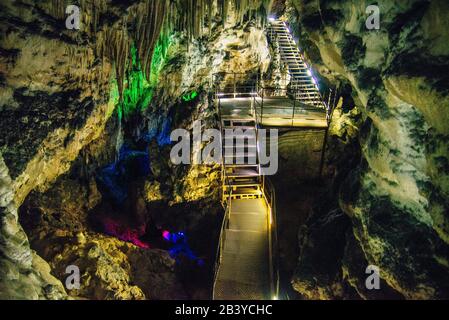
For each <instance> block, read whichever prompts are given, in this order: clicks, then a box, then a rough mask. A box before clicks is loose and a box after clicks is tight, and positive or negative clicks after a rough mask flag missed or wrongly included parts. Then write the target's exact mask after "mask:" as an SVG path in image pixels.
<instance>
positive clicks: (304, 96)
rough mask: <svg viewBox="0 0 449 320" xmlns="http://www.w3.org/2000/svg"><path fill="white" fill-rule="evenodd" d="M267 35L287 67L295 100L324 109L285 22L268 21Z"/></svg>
mask: <svg viewBox="0 0 449 320" xmlns="http://www.w3.org/2000/svg"><path fill="white" fill-rule="evenodd" d="M267 35H268V37H269V39H270V41H272V42H277V44H278V47H279V54H280V56H281V60H282V61H283V62H284V63H285V64H286V65H287V66H288V70H289V74H290V76H291V81H290V87H291V88H292V89H293V90H294V91H295V95H296V96H295V98H297V99H299V100H300V101H301V102H302V103H304V104H307V105H311V106H314V107H317V108H322V109H326V106H325V104H324V103H323V99H322V97H321V94H320V91H319V90H318V86H317V83H316V80H315V79H314V78H313V76H312V73H311V72H310V70H309V68H308V66H307V64H306V63H305V61H304V58H303V56H302V54H301V52H300V51H299V49H298V46H297V44H296V43H295V41H294V40H293V37H292V35H291V34H290V30H289V29H288V27H287V25H286V24H285V22H283V21H280V20H272V21H270V23H269V26H268V28H267Z"/></svg>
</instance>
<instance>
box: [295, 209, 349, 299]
mask: <svg viewBox="0 0 449 320" xmlns="http://www.w3.org/2000/svg"><path fill="white" fill-rule="evenodd" d="M349 227H350V221H349V219H348V218H347V216H346V215H345V214H344V213H343V212H341V211H340V210H338V209H336V210H334V211H331V212H329V213H326V212H325V211H324V212H321V213H317V214H312V215H311V217H310V218H309V219H308V221H307V223H306V225H305V226H304V227H303V228H302V229H300V231H299V235H298V237H299V242H300V250H301V253H300V256H299V260H298V266H297V269H296V271H295V273H294V276H293V279H292V285H293V288H294V289H295V290H296V291H298V292H299V293H300V294H301V295H303V296H304V297H306V298H307V299H335V298H342V297H343V294H344V292H343V285H342V282H341V277H342V273H341V261H342V259H343V253H344V248H345V233H346V230H347V229H348V228H349Z"/></svg>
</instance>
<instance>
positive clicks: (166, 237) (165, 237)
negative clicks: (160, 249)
mask: <svg viewBox="0 0 449 320" xmlns="http://www.w3.org/2000/svg"><path fill="white" fill-rule="evenodd" d="M162 237H164V239H165V240H167V241H170V232H168V231H167V230H164V231H162Z"/></svg>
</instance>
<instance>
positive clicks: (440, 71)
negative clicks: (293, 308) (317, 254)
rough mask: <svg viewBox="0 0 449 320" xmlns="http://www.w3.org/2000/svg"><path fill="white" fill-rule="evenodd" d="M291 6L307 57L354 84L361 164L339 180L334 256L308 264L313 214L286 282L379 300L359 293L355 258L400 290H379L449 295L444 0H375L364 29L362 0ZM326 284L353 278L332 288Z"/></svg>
mask: <svg viewBox="0 0 449 320" xmlns="http://www.w3.org/2000/svg"><path fill="white" fill-rule="evenodd" d="M292 4H293V7H291V8H290V11H289V12H290V20H291V22H292V25H293V26H294V27H293V29H294V30H295V31H296V32H297V34H298V35H299V36H300V38H301V39H302V41H303V43H304V45H303V49H304V50H305V52H306V55H307V56H308V58H309V59H310V60H311V61H312V63H313V65H314V66H315V67H316V68H317V69H319V70H320V73H321V75H325V76H326V77H328V78H329V80H331V81H334V83H335V82H338V81H344V82H349V83H350V85H351V87H352V91H353V98H354V100H355V101H356V104H357V106H358V107H359V109H360V110H361V111H362V114H363V119H364V123H363V125H362V126H361V129H360V135H359V136H360V147H361V152H362V157H361V161H360V164H359V165H358V166H357V168H356V169H354V170H352V171H351V172H350V173H349V174H348V175H347V176H346V179H345V181H344V182H343V183H341V185H340V188H339V190H340V193H339V202H340V207H341V209H342V210H343V211H344V213H345V214H346V215H347V216H348V217H349V221H350V225H349V226H348V227H345V228H342V229H341V230H340V231H338V230H335V231H334V232H339V233H340V234H341V235H344V233H345V232H346V230H347V232H348V234H346V236H345V237H343V238H342V239H343V240H342V241H340V242H339V243H335V246H336V250H339V252H340V255H339V256H340V259H341V260H340V261H338V262H335V261H334V262H333V263H334V264H335V265H334V268H333V269H332V270H330V271H329V270H327V271H319V270H315V271H314V270H313V269H310V268H308V267H311V266H313V264H312V263H311V262H310V264H309V262H306V261H307V260H308V259H309V258H310V257H313V254H314V250H320V249H319V247H315V248H312V247H311V246H310V245H309V246H308V245H307V242H310V243H314V242H317V241H320V233H319V232H318V231H317V232H313V230H314V229H313V228H318V226H317V224H316V223H315V224H313V221H311V222H310V223H311V225H310V226H309V227H312V226H313V228H312V229H310V230H309V231H308V232H307V231H306V232H305V233H303V236H304V237H305V238H306V240H305V243H306V244H304V245H302V248H303V250H302V252H301V256H300V262H299V265H298V269H297V272H296V274H295V276H294V279H293V285H294V287H295V288H296V289H297V290H298V291H299V292H300V293H303V294H304V295H305V296H308V297H311V298H332V297H344V296H345V294H346V295H348V292H352V293H354V291H353V289H355V294H356V296H361V297H363V298H375V297H379V292H374V291H371V292H370V291H368V290H366V288H365V282H364V281H365V277H366V276H367V275H365V274H364V270H358V269H357V268H355V267H354V265H358V266H359V268H362V267H363V266H365V267H366V266H367V265H368V264H371V265H376V266H378V267H379V269H380V275H381V278H382V279H383V280H384V281H385V282H384V288H385V287H387V288H388V287H390V288H392V290H394V291H396V292H397V293H394V291H392V290H390V289H389V288H388V290H387V289H386V290H387V291H385V292H381V293H385V295H384V296H387V297H398V296H402V297H405V298H409V299H426V298H448V297H449V287H448V286H447V284H448V283H449V268H448V265H449V264H448V261H449V215H448V212H449V167H448V163H449V145H448V141H449V140H448V137H449V126H448V123H449V121H448V120H449V91H448V88H449V87H448V81H447V79H448V78H447V74H448V71H449V70H448V65H449V46H448V45H447V42H448V40H449V33H448V30H449V28H448V22H447V20H446V19H445V18H444V17H445V16H446V15H447V14H448V13H449V5H448V4H447V2H446V1H431V2H429V1H403V2H401V5H398V4H396V2H394V1H378V4H379V8H380V29H379V30H378V31H376V30H367V28H366V26H365V21H366V19H367V18H368V15H369V14H367V13H366V12H365V10H366V7H367V6H368V5H369V4H371V3H370V2H369V1H313V2H310V1H300V0H294V1H292ZM339 179H341V177H339ZM316 214H320V213H316ZM321 214H323V215H326V213H321ZM329 215H330V214H329ZM329 217H331V215H330V216H329ZM342 219H343V218H342ZM336 221H339V220H336ZM328 222H329V221H328ZM329 223H330V222H329ZM336 226H337V225H336ZM325 228H326V226H324V225H323V230H325ZM307 237H308V240H307ZM357 247H359V249H357ZM351 248H353V250H352V249H351ZM337 260H338V259H337ZM319 262H320V260H319V259H317V260H315V261H314V263H319ZM314 272H317V274H316V275H317V278H318V279H324V278H326V279H325V280H323V281H321V282H320V283H318V284H317V285H318V286H319V287H320V288H321V289H322V290H321V292H317V291H319V289H317V290H316V292H312V291H309V290H311V289H310V288H308V287H309V286H311V285H313V281H312V282H310V279H314V275H315V273H314ZM343 278H344V279H343ZM334 283H340V284H341V283H347V284H349V285H350V286H349V289H346V292H345V290H342V289H341V286H340V287H336V288H335V289H329V288H330V287H332V285H333V284H334Z"/></svg>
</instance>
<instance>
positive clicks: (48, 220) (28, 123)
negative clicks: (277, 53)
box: [0, 0, 270, 299]
mask: <svg viewBox="0 0 449 320" xmlns="http://www.w3.org/2000/svg"><path fill="white" fill-rule="evenodd" d="M58 3H59V2H58V1H57V2H55V1H50V0H48V1H39V3H37V4H36V3H34V2H33V1H31V2H30V1H25V2H24V3H22V4H21V5H20V8H19V5H18V4H17V3H16V2H15V1H3V2H2V4H1V5H0V7H1V10H0V11H1V13H0V17H1V18H2V19H1V20H2V22H1V24H0V30H1V31H2V38H1V39H0V51H1V55H0V56H1V57H0V62H1V63H0V64H1V68H0V86H1V87H2V90H1V93H0V110H1V113H2V117H1V119H0V132H1V134H0V151H1V158H2V159H3V160H2V164H1V170H0V172H1V176H2V178H1V179H2V180H1V181H2V183H1V188H2V192H1V194H2V203H1V206H2V211H1V214H0V216H1V221H2V222H1V225H0V239H1V240H2V241H1V243H2V247H1V248H0V250H1V251H2V254H1V256H2V258H0V264H1V267H0V279H1V283H0V288H1V290H0V298H9V299H14V298H24V299H25V298H28V299H62V298H65V297H66V296H67V294H66V292H65V290H64V288H63V285H62V283H64V279H65V278H66V276H67V275H66V274H65V266H66V264H67V263H70V262H73V261H74V260H76V261H77V263H79V264H80V266H83V267H84V268H85V270H86V273H85V275H84V276H85V279H90V280H91V281H90V282H88V283H87V284H86V285H84V286H82V287H81V289H79V290H78V291H70V292H68V293H69V295H71V296H73V297H81V298H105V299H109V298H110V299H142V298H155V299H161V298H162V299H164V298H166V299H168V298H186V293H185V292H184V291H183V288H182V287H180V285H179V279H177V278H176V276H175V274H174V266H173V264H174V261H173V259H172V258H171V257H169V256H168V254H167V252H166V251H164V250H156V249H155V250H153V249H151V247H150V249H148V250H147V249H146V248H136V247H135V246H132V245H131V244H127V243H125V242H123V241H120V240H118V239H112V238H110V237H107V236H104V235H99V234H98V233H95V232H93V231H92V230H91V226H90V225H89V219H90V213H91V211H92V210H93V209H94V208H96V207H98V206H101V205H102V204H103V203H104V202H105V201H106V199H105V197H104V195H103V193H102V190H99V189H101V186H100V185H99V183H98V181H97V180H96V179H95V178H96V173H97V172H98V170H100V169H101V168H104V167H105V166H107V165H110V164H111V163H114V161H115V159H116V153H117V152H118V150H120V149H121V147H122V146H123V143H124V140H126V139H131V138H134V137H135V136H138V137H142V136H144V134H145V132H146V131H148V132H150V133H151V131H152V129H155V132H156V133H155V134H154V135H151V136H152V137H153V138H154V137H155V138H156V140H157V146H153V145H150V147H147V148H146V149H147V150H146V151H148V150H150V151H152V152H150V153H148V152H147V154H149V157H150V160H151V161H152V166H151V168H150V171H151V172H150V174H149V176H148V177H146V178H147V180H145V179H143V180H139V181H138V183H134V184H131V187H132V192H130V193H132V199H133V200H135V202H133V203H132V204H129V203H128V204H127V205H128V207H127V209H129V210H130V211H132V212H133V213H135V215H136V216H137V220H138V221H141V220H142V221H144V220H145V218H148V210H147V207H148V206H149V204H150V203H152V202H157V201H166V202H170V204H171V205H179V206H182V204H183V203H188V202H195V203H196V202H201V201H204V199H207V198H209V199H212V200H213V201H215V195H218V193H219V182H218V179H219V174H218V170H219V168H218V167H212V168H203V169H201V168H192V169H191V170H184V169H183V168H181V169H179V168H173V167H171V164H170V163H169V157H168V154H167V153H166V151H167V150H168V149H167V148H168V147H169V146H168V145H167V143H168V142H169V141H168V142H167V140H168V139H169V133H170V130H171V129H172V127H174V126H180V127H185V128H189V125H190V122H191V120H192V119H201V120H203V121H205V124H206V125H208V126H210V127H212V126H216V114H215V111H214V108H213V106H211V105H209V102H208V101H207V95H206V94H205V88H202V86H203V85H205V84H206V83H208V82H209V80H210V77H211V75H212V74H213V73H214V72H218V71H235V72H246V71H249V70H251V71H254V70H253V69H255V68H258V67H259V65H264V66H265V67H267V65H268V63H269V58H270V57H269V54H268V49H267V43H266V39H265V37H264V35H263V33H262V31H261V30H260V29H258V28H257V27H255V23H254V21H262V20H263V19H265V18H266V14H265V13H266V11H267V8H268V5H269V1H258V0H251V1H250V0H248V1H234V0H232V1H231V0H216V1H201V6H200V7H198V8H196V7H194V6H192V5H189V3H191V2H189V3H188V2H187V1H184V0H179V1H160V0H142V1H132V2H129V3H127V4H122V2H120V1H118V2H117V1H108V0H86V1H81V3H80V7H81V8H80V9H81V22H82V24H81V26H82V27H81V29H80V30H79V31H76V30H67V29H66V28H65V18H66V17H67V15H66V14H65V7H64V6H62V5H58ZM186 16H187V17H188V18H187V19H184V17H186ZM248 17H250V18H251V20H252V21H253V22H251V23H248V21H246V20H245V19H247V18H248ZM163 18H165V22H163V20H164V19H163ZM222 18H224V20H225V21H224V22H223V21H222V20H223V19H222ZM239 23H241V26H239V27H238V28H237V27H235V26H236V24H239ZM242 26H246V27H245V30H243V28H242ZM188 43H189V45H187V44H188ZM188 49H189V50H188ZM187 89H188V90H187ZM186 90H187V91H186ZM193 91H197V95H194V94H192V92H193ZM186 96H188V99H182V98H183V97H186ZM120 99H121V100H120ZM180 100H181V101H182V102H181V103H180ZM178 108H185V109H181V110H179V109H178ZM172 110H173V111H172ZM136 119H137V120H136ZM164 146H165V149H164ZM140 151H141V150H139V152H140ZM139 183H141V185H138V184H139ZM178 183H179V186H177V185H178ZM145 185H146V187H145ZM30 193H31V195H30ZM217 198H218V196H217ZM129 202H132V201H129ZM22 205H23V206H22ZM218 205H219V202H218V201H217V202H216V203H215V206H218ZM21 206H22V208H21V209H23V210H21V212H22V211H23V216H22V217H21V218H22V219H21V220H23V221H24V225H25V224H27V225H26V227H25V229H26V231H27V234H25V232H24V231H23V229H22V226H21V225H20V224H19V223H18V221H17V219H18V213H17V211H18V208H19V207H21ZM33 207H34V209H36V211H38V212H37V214H36V216H38V217H40V218H42V219H41V220H40V221H38V223H37V225H33V224H31V225H28V223H29V222H30V219H31V218H32V217H33V215H34V214H35V213H36V212H34V211H33V210H34V209H33ZM191 210H193V211H192V212H182V213H183V214H184V215H182V214H180V215H178V216H176V217H175V218H173V217H165V216H164V212H160V211H156V210H155V212H156V213H154V212H153V214H155V215H157V214H160V215H161V216H162V217H158V219H159V220H161V221H164V222H167V223H169V224H170V223H173V224H174V225H176V223H178V224H179V221H182V223H181V224H185V225H187V227H189V226H191V225H195V224H196V223H197V222H198V221H199V220H200V219H202V218H203V217H204V216H205V215H206V214H207V213H208V214H210V215H215V216H218V215H219V214H220V212H219V211H220V210H217V208H215V209H213V210H211V209H210V207H207V206H203V207H201V206H200V209H196V207H195V208H194V209H191ZM180 211H181V210H180ZM29 214H30V216H31V217H30V216H28V215H29ZM170 219H172V220H176V219H177V220H178V221H171V220H170ZM185 221H187V222H185ZM31 222H32V221H31ZM209 233H210V232H209ZM27 235H28V237H29V238H30V239H29V241H30V242H31V243H32V247H33V249H36V250H37V251H39V254H40V255H41V256H42V257H43V258H44V259H45V260H46V261H47V262H48V263H49V265H50V266H51V271H52V274H53V275H54V276H56V277H57V278H58V280H57V279H55V278H53V276H51V275H50V267H49V265H48V264H47V262H45V261H43V260H42V259H41V258H40V257H39V256H37V254H36V253H35V252H34V251H33V250H31V249H30V245H29V242H28V237H27ZM122 236H123V235H122ZM78 238H79V239H84V240H79V239H78ZM134 238H135V237H134ZM134 238H133V239H134ZM77 239H78V240H77ZM126 239H128V238H126ZM55 240H57V241H58V243H59V244H58V245H56V242H55ZM134 240H135V241H136V243H139V244H140V243H141V242H138V241H140V240H139V239H137V240H136V239H134ZM3 243H5V246H3ZM91 247H92V248H93V247H95V248H94V249H92V248H91ZM91 249H92V250H93V251H95V254H93V253H92V252H93V251H92V250H91ZM145 250H146V251H145ZM114 252H116V255H114ZM121 263H123V266H121V267H117V268H115V267H114V268H110V264H112V265H119V264H121ZM141 266H149V267H148V268H146V269H145V268H144V269H139V268H140V267H141ZM133 268H137V269H133ZM158 270H159V271H161V272H159V271H158ZM60 281H62V283H61V282H60ZM131 282H132V283H134V284H136V285H137V286H135V285H131V284H130V283H131ZM202 297H203V298H204V296H202Z"/></svg>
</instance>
